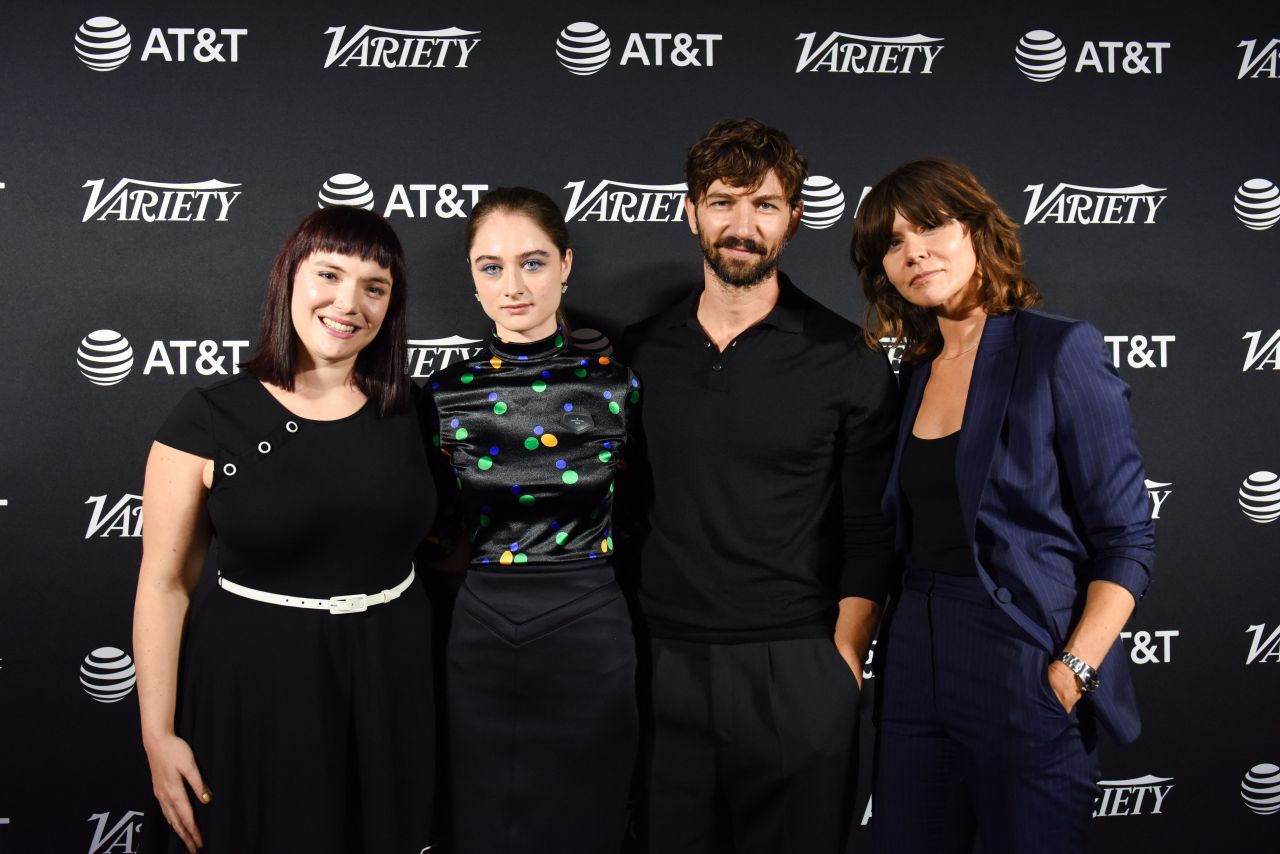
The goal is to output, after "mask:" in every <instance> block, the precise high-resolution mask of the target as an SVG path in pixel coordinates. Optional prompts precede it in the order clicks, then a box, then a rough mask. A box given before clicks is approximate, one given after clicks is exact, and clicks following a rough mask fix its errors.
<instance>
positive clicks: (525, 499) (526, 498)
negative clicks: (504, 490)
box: [520, 495, 533, 507]
mask: <svg viewBox="0 0 1280 854" xmlns="http://www.w3.org/2000/svg"><path fill="white" fill-rule="evenodd" d="M532 504H533V496H532V495H521V496H520V506H521V507H529V506H531V505H532Z"/></svg>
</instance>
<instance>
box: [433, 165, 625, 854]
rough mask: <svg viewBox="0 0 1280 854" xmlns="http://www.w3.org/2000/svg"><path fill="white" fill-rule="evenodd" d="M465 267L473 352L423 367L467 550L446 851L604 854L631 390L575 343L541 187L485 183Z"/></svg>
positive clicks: (453, 696)
mask: <svg viewBox="0 0 1280 854" xmlns="http://www.w3.org/2000/svg"><path fill="white" fill-rule="evenodd" d="M467 261H468V264H469V266H470V268H471V275H472V277H473V279H474V281H475V287H476V299H477V300H478V301H479V302H480V304H481V306H482V307H483V308H484V311H485V314H487V315H488V316H489V318H490V319H491V320H492V321H493V323H494V327H495V329H494V332H493V335H492V338H491V340H490V342H489V347H488V350H487V351H486V352H482V353H481V354H480V355H479V356H478V357H477V358H475V359H473V360H471V361H468V362H464V363H462V364H456V365H453V366H451V367H450V368H448V369H446V370H444V371H442V372H440V373H438V374H436V375H435V376H433V377H432V380H431V382H430V383H429V386H430V392H431V401H432V403H433V404H434V407H435V411H434V412H432V413H429V414H428V417H429V418H431V419H432V420H434V421H435V423H436V424H437V425H438V435H437V441H438V444H439V447H440V451H441V452H443V453H444V454H446V455H447V456H448V457H449V461H450V462H451V464H452V466H453V471H454V473H455V475H456V477H457V490H456V492H455V493H454V496H453V503H454V513H453V516H454V518H455V519H456V520H457V525H458V527H460V528H461V529H462V532H463V533H464V534H465V537H466V539H467V541H468V542H469V544H470V548H471V563H470V569H469V570H468V572H467V574H466V579H465V581H464V583H463V586H462V589H461V591H460V592H459V595H458V601H457V605H456V606H455V611H454V617H453V623H452V628H451V631H450V638H449V648H448V669H447V673H448V675H447V699H448V710H449V739H450V749H451V758H452V786H451V796H452V800H453V829H454V837H455V839H454V841H455V850H456V851H457V852H458V854H470V852H482V854H502V852H525V851H529V852H532V851H574V852H583V854H590V852H614V851H617V850H618V847H619V845H620V843H621V839H622V835H623V833H624V829H625V824H626V803H627V796H628V791H629V788H630V782H631V774H632V768H633V765H634V760H635V753H636V739H637V710H636V700H635V681H634V676H635V647H634V641H633V638H632V634H631V620H630V616H629V613H628V610H627V605H626V602H625V600H624V599H623V596H622V592H621V590H620V589H619V587H618V585H617V583H616V582H615V580H614V573H613V566H612V560H611V558H612V553H613V538H612V532H611V524H612V521H611V511H612V506H613V483H614V476H615V474H616V471H617V465H618V457H619V454H620V452H621V450H622V444H623V441H624V437H625V436H626V427H627V417H628V414H629V412H630V410H631V408H632V407H633V406H634V405H635V404H636V403H638V402H639V399H640V389H639V383H638V382H637V381H636V379H635V377H634V375H633V374H632V373H631V371H629V370H628V369H627V368H625V367H623V366H621V365H619V364H617V363H616V362H613V361H612V360H611V359H609V358H608V357H607V356H600V355H599V354H598V353H597V354H587V353H583V352H578V351H575V350H574V349H573V348H572V347H571V346H570V345H569V341H568V336H567V334H566V333H565V332H564V328H563V325H562V324H561V322H560V319H559V317H560V316H559V308H560V299H561V295H562V294H563V293H564V291H565V290H566V289H567V287H568V285H567V280H568V277H569V272H570V269H571V268H572V266H573V250H571V249H570V248H569V245H568V232H567V229H566V228H565V224H564V218H563V216H562V214H561V213H560V210H559V209H558V208H557V207H556V204H555V202H553V201H552V200H551V199H550V198H548V197H547V196H546V195H544V194H543V193H540V192H537V191H535V190H529V189H525V188H520V187H516V188H498V189H495V190H492V191H490V192H489V193H487V194H486V195H485V196H484V197H483V198H482V199H481V200H480V202H479V204H477V205H476V208H475V210H474V212H473V213H472V216H471V219H470V221H469V223H468V227H467ZM448 491H449V490H447V489H446V490H445V492H446V493H448ZM441 501H442V503H444V504H446V505H448V503H449V501H450V497H449V495H448V494H446V495H442V496H441Z"/></svg>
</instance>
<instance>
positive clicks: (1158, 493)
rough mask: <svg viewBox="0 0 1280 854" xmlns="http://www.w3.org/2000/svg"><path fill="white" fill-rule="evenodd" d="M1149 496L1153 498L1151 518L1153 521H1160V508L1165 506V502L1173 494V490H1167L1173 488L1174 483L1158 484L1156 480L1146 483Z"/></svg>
mask: <svg viewBox="0 0 1280 854" xmlns="http://www.w3.org/2000/svg"><path fill="white" fill-rule="evenodd" d="M1146 485H1147V495H1149V496H1151V518H1152V520H1153V521H1159V519H1160V508H1161V507H1163V506H1164V502H1165V500H1166V499H1167V498H1168V497H1169V496H1170V495H1172V494H1173V490H1172V489H1165V487H1166V486H1173V484H1172V483H1157V482H1156V481H1154V480H1148V481H1146Z"/></svg>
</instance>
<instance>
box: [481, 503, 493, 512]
mask: <svg viewBox="0 0 1280 854" xmlns="http://www.w3.org/2000/svg"><path fill="white" fill-rule="evenodd" d="M492 510H493V508H492V507H490V506H489V505H488V504H481V505H480V512H481V513H489V512H491V511H492Z"/></svg>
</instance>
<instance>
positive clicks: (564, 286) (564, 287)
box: [560, 282, 569, 293]
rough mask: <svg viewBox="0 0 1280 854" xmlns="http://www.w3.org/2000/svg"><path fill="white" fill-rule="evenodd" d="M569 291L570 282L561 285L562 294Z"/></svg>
mask: <svg viewBox="0 0 1280 854" xmlns="http://www.w3.org/2000/svg"><path fill="white" fill-rule="evenodd" d="M567 290H569V283H568V282H561V283H560V293H564V292H565V291H567Z"/></svg>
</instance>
